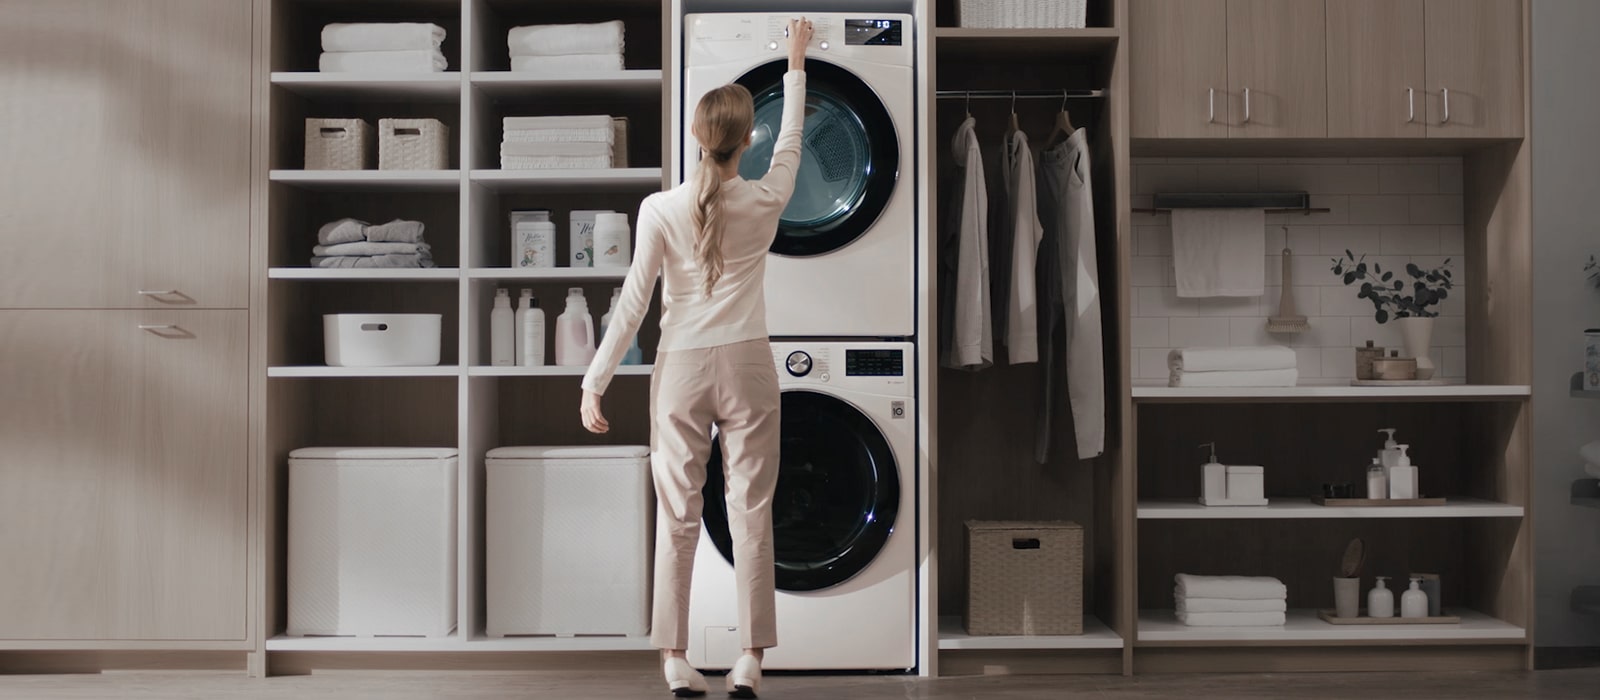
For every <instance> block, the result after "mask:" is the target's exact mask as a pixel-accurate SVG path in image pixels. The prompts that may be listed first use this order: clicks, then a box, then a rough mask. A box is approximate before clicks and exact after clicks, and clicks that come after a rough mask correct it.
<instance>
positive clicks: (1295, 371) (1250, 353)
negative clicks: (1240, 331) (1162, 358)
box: [1167, 345, 1300, 387]
mask: <svg viewBox="0 0 1600 700" xmlns="http://www.w3.org/2000/svg"><path fill="white" fill-rule="evenodd" d="M1167 368H1168V369H1169V370H1171V372H1172V374H1171V376H1170V377H1169V380H1168V382H1167V384H1168V386H1181V387H1223V386H1294V385H1295V382H1297V381H1299V380H1300V370H1299V363H1298V362H1297V361H1296V359H1295V355H1294V351H1293V350H1291V349H1289V348H1286V347H1284V346H1282V345H1267V346H1261V347H1231V348H1178V349H1176V350H1173V351H1172V352H1170V353H1167Z"/></svg>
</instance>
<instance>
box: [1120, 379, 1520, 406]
mask: <svg viewBox="0 0 1600 700" xmlns="http://www.w3.org/2000/svg"><path fill="white" fill-rule="evenodd" d="M1532 393H1533V389H1532V387H1529V386H1527V385H1525V384H1505V385H1499V384H1444V385H1436V386H1400V387H1391V386H1350V382H1349V380H1343V381H1340V382H1337V383H1335V382H1331V381H1330V382H1302V383H1301V384H1300V385H1299V386H1292V387H1217V388H1210V387H1207V388H1188V387H1169V386H1167V383H1166V382H1165V381H1148V380H1143V381H1136V382H1134V383H1133V400H1134V401H1141V402H1150V403H1155V402H1173V403H1178V402H1221V401H1288V402H1299V401H1364V400H1365V401H1370V400H1378V399H1399V400H1413V401H1430V400H1436V401H1470V400H1480V401H1494V400H1508V399H1516V398H1526V397H1528V396H1530V395H1532Z"/></svg>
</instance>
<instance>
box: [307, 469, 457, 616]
mask: <svg viewBox="0 0 1600 700" xmlns="http://www.w3.org/2000/svg"><path fill="white" fill-rule="evenodd" d="M456 464H457V453H456V450H455V448H382V447H365V448H349V447H314V448H305V449H299V450H295V451H294V452H291V453H289V514H288V515H289V517H288V523H289V538H288V550H289V551H288V554H289V557H288V559H289V562H288V572H287V574H288V595H289V624H288V629H287V633H288V634H290V635H292V636H304V635H354V636H364V637H365V636H389V635H393V636H421V637H444V636H447V635H449V634H450V632H451V631H452V630H454V629H455V626H456Z"/></svg>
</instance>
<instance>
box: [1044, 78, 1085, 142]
mask: <svg viewBox="0 0 1600 700" xmlns="http://www.w3.org/2000/svg"><path fill="white" fill-rule="evenodd" d="M1077 130H1078V129H1077V127H1074V126H1073V125H1072V115H1071V114H1068V113H1067V91H1066V90H1062V91H1061V111H1059V112H1056V125H1055V128H1053V129H1051V130H1050V135H1049V136H1047V137H1045V140H1044V147H1045V148H1049V147H1051V146H1054V145H1055V143H1056V137H1057V136H1062V137H1070V136H1072V134H1073V133H1074V132H1076V131H1077Z"/></svg>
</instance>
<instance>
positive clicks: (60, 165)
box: [0, 0, 252, 309]
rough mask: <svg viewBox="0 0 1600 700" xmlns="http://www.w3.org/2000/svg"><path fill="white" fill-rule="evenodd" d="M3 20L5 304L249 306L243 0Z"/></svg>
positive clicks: (69, 2)
mask: <svg viewBox="0 0 1600 700" xmlns="http://www.w3.org/2000/svg"><path fill="white" fill-rule="evenodd" d="M4 17H5V19H4V21H3V24H4V26H5V28H6V29H7V30H8V31H7V33H6V55H7V56H8V57H15V60H13V59H12V58H8V59H7V69H6V70H5V71H3V72H0V105H3V107H0V113H3V114H5V125H6V128H5V129H4V131H3V132H0V162H4V163H7V164H10V165H11V166H12V167H6V168H4V169H3V170H0V211H3V212H5V215H4V217H3V219H0V243H3V244H4V245H5V251H6V252H5V255H3V256H0V308H131V309H138V308H170V309H182V308H244V307H245V306H246V305H247V301H248V296H249V294H248V292H249V253H250V244H249V241H250V232H249V225H250V177H251V166H250V144H251V127H250V124H251V122H250V117H251V104H252V99H251V77H252V76H251V67H250V51H249V47H250V46H251V41H252V37H251V29H250V28H251V4H250V3H249V2H248V1H245V0H229V1H227V2H218V1H217V0H119V1H118V2H104V1H103V0H57V1H53V2H48V3H45V2H34V3H26V4H22V5H20V6H15V7H9V8H7V9H6V10H5V12H4Z"/></svg>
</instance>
